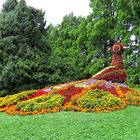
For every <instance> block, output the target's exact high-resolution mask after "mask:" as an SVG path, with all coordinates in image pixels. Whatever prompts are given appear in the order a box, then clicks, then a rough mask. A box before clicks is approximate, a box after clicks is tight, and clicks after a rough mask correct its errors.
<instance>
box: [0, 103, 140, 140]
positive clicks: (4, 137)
mask: <svg viewBox="0 0 140 140" xmlns="http://www.w3.org/2000/svg"><path fill="white" fill-rule="evenodd" d="M139 116H140V107H133V106H130V107H128V108H126V109H125V110H121V111H117V112H111V113H80V112H75V113H74V112H61V113H49V114H45V115H35V116H8V115H6V114H5V113H0V140H99V139H100V140H138V139H139V137H140V133H139V130H140V125H139V124H140V117H139Z"/></svg>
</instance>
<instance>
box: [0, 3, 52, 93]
mask: <svg viewBox="0 0 140 140" xmlns="http://www.w3.org/2000/svg"><path fill="white" fill-rule="evenodd" d="M11 3H12V4H13V5H15V3H17V2H16V1H15V0H8V1H6V3H5V4H4V6H3V10H2V13H1V14H0V18H1V20H0V38H1V40H0V72H1V75H0V91H1V95H2V94H4V93H5V94H6V92H7V93H8V92H11V93H13V92H15V91H19V90H25V89H32V88H39V87H42V86H45V85H46V84H49V83H48V81H47V79H48V75H49V74H48V68H47V66H48V57H49V55H50V47H49V45H48V41H47V38H46V33H45V24H46V22H45V20H44V12H42V10H37V9H35V8H32V7H29V6H27V5H26V2H25V1H24V0H21V1H19V2H18V3H17V4H16V5H15V7H14V6H12V7H11ZM8 5H9V6H10V7H8ZM10 9H11V10H10Z"/></svg>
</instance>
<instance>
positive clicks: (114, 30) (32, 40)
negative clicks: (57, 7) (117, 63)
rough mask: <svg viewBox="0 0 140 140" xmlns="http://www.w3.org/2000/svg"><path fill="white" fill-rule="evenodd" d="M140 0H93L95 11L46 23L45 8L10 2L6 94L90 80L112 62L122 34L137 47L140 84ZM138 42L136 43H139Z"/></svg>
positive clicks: (133, 64) (1, 87) (130, 59)
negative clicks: (133, 39) (111, 49)
mask: <svg viewBox="0 0 140 140" xmlns="http://www.w3.org/2000/svg"><path fill="white" fill-rule="evenodd" d="M138 3H139V1H138V0H133V1H132V0H127V1H126V0H118V1H115V0H108V1H106V0H102V1H101V0H91V1H90V7H91V8H92V13H91V14H90V15H88V16H87V17H84V18H83V17H75V16H74V15H73V14H72V13H71V14H69V15H66V16H65V17H64V18H63V21H62V23H61V24H59V25H57V26H53V25H51V24H50V25H49V26H48V27H47V28H46V27H45V25H46V21H45V19H44V12H43V11H42V10H38V9H35V8H33V7H30V6H27V5H26V2H25V1H24V0H20V1H17V0H7V1H6V2H5V3H4V5H3V9H2V11H1V13H0V94H1V95H4V94H7V93H9V92H15V91H19V90H24V89H32V88H35V89H37V88H41V87H43V86H48V85H52V84H57V83H64V82H70V81H74V80H78V79H83V78H89V77H90V76H91V75H93V74H95V73H96V72H97V71H99V70H101V69H102V68H104V67H105V66H107V65H109V64H110V53H109V52H108V51H107V48H108V47H110V46H111V45H112V43H113V42H114V39H115V38H116V36H120V38H121V41H122V42H123V43H124V44H130V37H131V35H133V34H134V35H135V37H136V38H137V40H136V41H137V42H135V44H137V46H132V47H130V48H129V49H128V50H127V51H125V54H124V57H125V60H126V69H127V73H128V75H129V77H128V82H131V83H133V84H139V83H140V71H139V70H140V47H139V46H140V45H139V38H140V30H139V26H140V17H139V9H140V7H139V4H138ZM133 44H134V43H133Z"/></svg>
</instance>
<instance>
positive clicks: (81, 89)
mask: <svg viewBox="0 0 140 140" xmlns="http://www.w3.org/2000/svg"><path fill="white" fill-rule="evenodd" d="M123 51H124V48H123V44H121V43H115V44H114V45H113V47H112V49H111V52H112V53H113V58H112V62H111V64H112V66H109V67H106V68H105V69H103V70H101V71H100V72H98V73H97V74H95V75H94V76H93V77H92V78H90V79H84V80H81V81H75V82H70V83H65V84H59V85H55V86H51V87H46V88H43V89H39V90H37V91H36V90H30V91H23V92H21V93H18V94H15V95H8V96H6V97H1V98H0V111H1V112H6V113H8V114H10V115H14V114H19V115H29V114H30V115H31V114H43V113H49V112H59V111H63V110H64V111H81V112H109V111H115V110H120V109H124V108H125V107H126V106H128V105H140V92H138V91H135V90H133V89H130V88H129V87H128V86H126V85H125V84H123V82H124V81H125V80H126V78H127V75H126V73H125V69H124V63H123V59H122V56H121V55H122V53H123Z"/></svg>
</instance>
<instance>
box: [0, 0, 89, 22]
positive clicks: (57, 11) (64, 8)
mask: <svg viewBox="0 0 140 140" xmlns="http://www.w3.org/2000/svg"><path fill="white" fill-rule="evenodd" d="M5 1H6V0H0V8H1V7H2V4H3V3H4V2H5ZM26 2H27V5H30V6H33V7H35V8H38V9H42V10H44V11H45V13H46V14H45V19H47V25H48V24H49V23H52V24H53V25H57V24H59V23H60V22H61V21H62V19H63V17H64V16H65V15H66V14H69V13H71V12H73V13H74V15H76V16H87V15H89V13H90V12H91V9H90V7H89V2H90V0H26Z"/></svg>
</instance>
